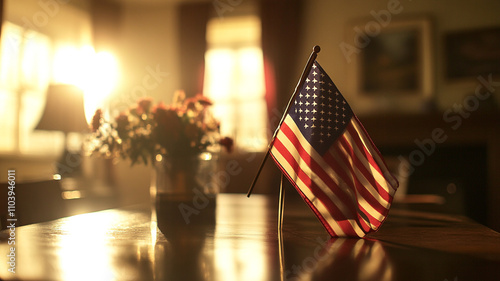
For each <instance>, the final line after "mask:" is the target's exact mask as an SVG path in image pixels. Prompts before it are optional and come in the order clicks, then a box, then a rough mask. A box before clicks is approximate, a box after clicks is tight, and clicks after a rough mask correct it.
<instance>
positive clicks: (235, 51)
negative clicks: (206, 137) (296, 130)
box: [204, 16, 268, 151]
mask: <svg viewBox="0 0 500 281" xmlns="http://www.w3.org/2000/svg"><path fill="white" fill-rule="evenodd" d="M260 25H261V24H260V19H259V17H257V16H242V17H232V18H230V19H226V18H225V19H212V20H210V21H209V23H208V24H207V43H208V50H207V52H206V53H205V62H206V64H205V80H204V94H205V95H207V96H208V97H210V98H211V99H212V100H213V101H214V102H215V106H214V115H215V117H216V118H218V119H219V120H224V122H222V123H221V134H223V135H226V136H231V137H232V138H233V139H234V140H235V145H236V147H237V149H242V150H245V151H262V150H264V149H265V148H266V146H267V134H268V132H267V106H266V100H265V86H264V60H263V55H262V49H261V47H260V37H261V36H260V34H261V30H260ZM249 116H251V118H248V117H249Z"/></svg>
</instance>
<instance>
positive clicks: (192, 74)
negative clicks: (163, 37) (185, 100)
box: [179, 2, 213, 96]
mask: <svg viewBox="0 0 500 281" xmlns="http://www.w3.org/2000/svg"><path fill="white" fill-rule="evenodd" d="M211 8H212V9H213V7H212V3H211V2H209V3H205V2H203V3H186V4H180V5H179V43H180V46H179V50H180V56H181V60H180V61H181V64H180V71H181V88H182V89H183V90H184V91H185V92H186V95H187V96H194V95H195V94H199V93H202V92H203V77H204V69H205V51H206V48H207V43H206V37H205V35H206V27H207V22H208V18H209V13H210V9H211Z"/></svg>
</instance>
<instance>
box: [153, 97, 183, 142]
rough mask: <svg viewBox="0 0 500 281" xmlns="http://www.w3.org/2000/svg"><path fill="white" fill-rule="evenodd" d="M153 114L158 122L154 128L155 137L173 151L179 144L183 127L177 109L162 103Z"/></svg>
mask: <svg viewBox="0 0 500 281" xmlns="http://www.w3.org/2000/svg"><path fill="white" fill-rule="evenodd" d="M153 114H154V119H155V120H156V124H157V126H156V128H155V130H154V133H155V137H156V139H157V141H158V143H159V144H160V145H161V146H163V147H164V148H165V149H167V150H169V151H170V152H171V151H172V148H174V147H175V145H176V144H178V142H179V140H180V137H181V135H180V134H181V132H182V128H183V127H182V123H181V120H180V118H179V115H178V114H177V110H176V109H175V108H167V107H166V106H165V105H164V104H162V103H160V104H159V105H158V106H157V107H156V108H155V109H154V111H153Z"/></svg>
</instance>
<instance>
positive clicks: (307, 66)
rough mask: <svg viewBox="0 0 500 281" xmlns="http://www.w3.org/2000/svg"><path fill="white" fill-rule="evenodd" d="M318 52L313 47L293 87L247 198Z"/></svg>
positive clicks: (316, 48)
mask: <svg viewBox="0 0 500 281" xmlns="http://www.w3.org/2000/svg"><path fill="white" fill-rule="evenodd" d="M319 51H321V48H320V47H319V46H318V45H316V46H314V47H313V51H312V53H311V55H310V56H309V59H308V60H307V64H306V67H305V68H304V70H303V71H302V76H300V80H299V83H298V84H297V86H296V87H295V91H294V92H293V95H292V97H291V98H290V100H289V101H288V104H287V106H286V109H285V113H284V114H283V116H282V117H281V120H280V123H279V124H278V127H277V128H276V130H275V131H274V134H273V137H272V138H271V141H270V142H269V145H268V146H267V152H266V154H265V155H264V159H262V163H261V164H260V167H259V170H257V174H256V175H255V178H254V179H253V182H252V185H251V186H250V188H249V189H248V192H247V197H250V195H251V194H252V191H253V188H254V187H255V184H256V183H257V179H258V178H259V175H260V172H262V168H263V167H264V164H265V163H266V160H267V157H268V156H269V151H270V150H271V146H272V144H273V143H274V139H275V138H276V134H277V133H278V131H279V128H280V127H281V124H282V123H283V121H284V120H285V117H286V115H287V114H288V111H290V106H291V104H292V101H293V100H294V99H295V96H296V95H297V93H298V92H299V91H300V90H301V89H302V86H303V85H304V82H305V81H306V78H307V74H308V73H309V71H311V68H312V66H313V64H314V61H315V60H316V57H317V56H318V53H319Z"/></svg>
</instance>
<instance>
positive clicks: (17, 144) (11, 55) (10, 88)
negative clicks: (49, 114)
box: [0, 22, 62, 154]
mask: <svg viewBox="0 0 500 281" xmlns="http://www.w3.org/2000/svg"><path fill="white" fill-rule="evenodd" d="M51 52H52V47H51V41H50V39H49V38H48V37H47V36H45V35H43V34H41V33H39V32H36V31H33V30H29V29H24V28H22V27H20V26H18V25H15V24H12V23H10V22H4V23H3V25H2V36H1V44H0V127H1V128H2V138H0V153H9V154H46V153H55V152H57V151H58V150H57V149H58V148H60V147H61V145H62V139H61V137H59V138H57V135H56V136H55V135H54V133H51V132H43V131H33V128H34V127H35V126H36V125H37V122H38V120H39V119H40V116H41V114H42V113H43V106H44V104H45V90H46V88H47V85H48V83H49V80H50V71H48V70H49V69H50V57H51Z"/></svg>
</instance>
